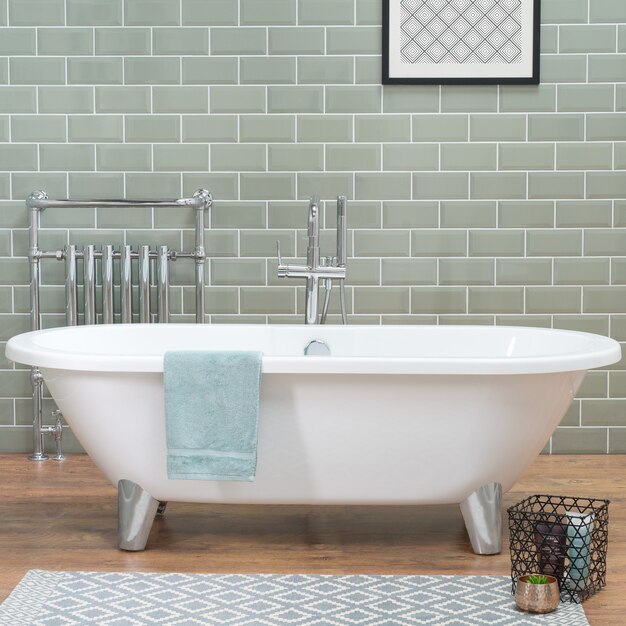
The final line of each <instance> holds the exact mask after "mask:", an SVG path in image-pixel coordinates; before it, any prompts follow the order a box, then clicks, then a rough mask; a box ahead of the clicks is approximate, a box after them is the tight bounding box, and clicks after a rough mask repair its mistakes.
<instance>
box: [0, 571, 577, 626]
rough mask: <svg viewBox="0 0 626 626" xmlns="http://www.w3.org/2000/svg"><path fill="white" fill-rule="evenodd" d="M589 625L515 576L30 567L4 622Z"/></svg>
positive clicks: (0, 611) (14, 625)
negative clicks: (551, 606)
mask: <svg viewBox="0 0 626 626" xmlns="http://www.w3.org/2000/svg"><path fill="white" fill-rule="evenodd" d="M89 624H93V625H97V626H144V625H153V624H160V625H166V626H197V625H204V626H222V625H225V626H281V625H283V624H287V625H293V626H296V625H297V626H414V625H417V624H428V625H429V626H482V625H489V626H495V625H498V626H533V625H534V624H536V625H544V626H589V622H588V621H587V618H586V617H585V613H584V611H583V609H582V606H581V605H579V604H561V606H560V607H559V609H558V610H557V611H556V612H555V613H551V614H548V615H541V616H539V615H529V614H526V613H522V612H520V611H518V610H517V609H516V607H515V602H514V600H513V598H512V596H511V579H510V578H509V577H508V576H370V575H360V576H321V575H305V574H294V575H274V574H228V575H220V574H153V573H149V574H141V573H133V572H128V573H126V572H124V573H118V572H115V573H111V572H49V571H43V570H31V571H29V572H28V573H27V574H26V576H25V577H24V578H23V579H22V581H21V582H20V583H19V585H18V586H17V587H16V588H15V589H14V591H13V593H12V594H11V595H10V596H9V597H8V598H7V599H6V600H5V602H4V603H3V604H2V605H0V626H88V625H89Z"/></svg>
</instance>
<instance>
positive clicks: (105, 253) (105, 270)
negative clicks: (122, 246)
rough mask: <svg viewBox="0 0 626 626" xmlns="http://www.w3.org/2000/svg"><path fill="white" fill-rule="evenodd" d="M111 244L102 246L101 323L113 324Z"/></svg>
mask: <svg viewBox="0 0 626 626" xmlns="http://www.w3.org/2000/svg"><path fill="white" fill-rule="evenodd" d="M113 310H114V309H113V246H111V245H106V246H102V323H103V324H113V322H114V317H113Z"/></svg>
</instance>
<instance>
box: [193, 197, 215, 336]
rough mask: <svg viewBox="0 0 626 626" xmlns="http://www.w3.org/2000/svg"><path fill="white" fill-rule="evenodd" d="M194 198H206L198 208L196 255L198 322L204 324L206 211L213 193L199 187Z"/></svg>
mask: <svg viewBox="0 0 626 626" xmlns="http://www.w3.org/2000/svg"><path fill="white" fill-rule="evenodd" d="M193 196H194V198H196V197H202V198H204V201H205V202H204V204H203V205H202V206H201V207H197V208H196V249H195V250H194V256H195V259H196V323H197V324H204V286H205V283H206V278H205V268H204V265H205V262H206V251H205V249H204V211H205V210H206V209H207V207H209V206H211V202H212V197H211V194H210V193H209V192H208V191H206V190H204V189H198V191H196V193H194V194H193Z"/></svg>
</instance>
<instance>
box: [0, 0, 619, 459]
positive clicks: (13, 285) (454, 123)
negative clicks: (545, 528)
mask: <svg viewBox="0 0 626 626" xmlns="http://www.w3.org/2000/svg"><path fill="white" fill-rule="evenodd" d="M542 6H543V19H542V22H543V27H542V46H541V47H542V62H541V67H542V84H541V85H540V86H538V87H537V86H518V87H510V86H509V87H507V86H502V87H498V86H480V87H472V86H469V87H455V86H443V87H439V86H397V87H385V88H382V87H381V85H380V79H379V76H380V73H381V68H380V51H381V43H380V40H381V28H380V23H381V17H380V16H381V0H239V1H238V0H210V1H209V0H125V1H122V0H0V257H1V258H0V340H2V341H5V340H7V339H8V338H9V337H11V336H12V335H13V334H15V333H17V332H22V331H25V330H28V329H29V317H28V311H29V302H28V289H27V284H28V261H27V258H26V255H27V215H26V211H25V208H24V205H23V200H24V198H25V197H26V196H27V195H28V194H29V193H30V191H31V190H33V189H38V188H43V189H45V190H47V191H48V192H49V194H50V196H51V197H66V196H68V195H69V196H73V197H78V198H87V197H113V196H128V197H145V196H164V197H179V196H181V195H188V194H190V193H192V192H193V191H194V190H195V189H196V188H198V187H207V188H209V189H211V190H212V191H213V193H214V195H215V198H216V202H215V206H214V209H213V210H211V212H210V217H209V220H210V229H209V230H207V248H208V254H209V257H210V258H209V261H208V273H209V277H210V285H209V286H208V288H207V307H208V308H207V315H208V318H209V320H210V321H211V322H212V323H223V322H261V323H265V322H268V323H277V322H289V323H291V322H294V323H299V322H301V315H302V312H303V291H302V288H301V287H296V286H295V284H297V283H294V282H292V281H289V282H281V281H279V280H278V279H277V278H276V260H275V258H274V253H275V241H276V240H277V239H280V241H281V244H282V250H283V254H284V255H285V256H287V257H300V258H301V257H302V256H303V254H304V252H305V245H306V241H305V231H304V226H305V215H306V199H307V197H308V196H309V195H310V194H313V193H316V194H319V195H320V196H321V197H322V198H323V199H324V200H327V201H332V199H333V198H334V197H335V196H336V195H337V194H346V195H347V196H348V197H349V198H350V200H351V202H350V209H349V226H350V228H351V231H350V259H349V271H348V290H347V291H348V306H349V312H350V322H351V323H364V324H381V323H382V324H437V323H439V324H458V323H461V324H513V325H518V324H523V325H537V326H548V327H550V326H553V327H555V328H567V329H576V330H585V331H592V332H597V333H601V334H605V335H611V336H612V337H614V338H615V339H617V340H619V341H624V342H626V173H625V172H624V168H625V167H626V2H624V1H623V0H543V3H542ZM333 212H334V206H333V204H332V202H327V204H326V216H325V217H326V220H325V228H326V230H325V231H324V246H325V248H326V250H327V251H328V252H327V253H330V252H331V249H332V246H333V245H334V244H333V236H334V233H333V231H332V228H333V227H334V221H333ZM43 224H44V226H45V227H46V229H47V230H46V231H45V233H44V236H43V244H44V246H47V247H49V248H57V247H61V246H62V245H63V244H64V243H66V242H68V241H70V240H71V241H72V242H75V243H78V244H84V243H95V244H100V243H111V242H112V243H117V244H119V243H123V242H124V241H126V242H128V243H132V244H138V243H150V244H153V245H156V244H161V243H167V244H169V245H171V246H172V247H178V248H180V247H181V246H182V247H185V248H187V249H188V248H190V247H191V241H192V231H191V230H190V229H191V227H192V225H193V216H192V215H191V214H190V213H188V212H185V211H181V212H180V213H177V212H173V211H171V210H170V211H156V212H153V211H151V210H143V209H138V210H132V211H130V210H128V211H111V210H109V211H92V210H80V211H58V212H54V213H53V212H52V211H48V212H47V213H44V215H43ZM60 266H61V264H56V263H55V262H53V261H50V262H48V264H47V265H46V264H44V271H43V276H44V281H45V284H46V286H45V288H44V294H43V301H44V311H45V324H46V325H48V326H50V325H54V324H60V323H62V320H63V316H62V311H63V301H62V298H63V289H62V286H61V285H62V282H63V275H62V267H60ZM173 271H174V281H175V283H176V286H175V287H174V288H173V293H172V298H173V306H174V313H175V314H176V318H177V319H179V320H187V319H190V318H191V313H192V311H193V288H192V287H191V286H190V285H191V282H190V281H191V277H192V274H191V271H190V267H189V265H187V264H182V263H179V264H175V265H174V267H173ZM335 311H336V308H335ZM336 319H337V317H336V316H335V318H334V320H335V321H336ZM0 359H1V362H0V368H2V369H1V370H0V450H27V449H30V446H31V444H30V441H31V429H30V427H29V424H30V422H31V414H30V401H29V400H28V396H29V393H30V387H29V379H28V372H27V371H26V370H20V369H14V368H13V366H12V365H11V364H10V363H9V362H7V361H6V359H4V357H3V356H2V357H0ZM625 365H626V361H623V362H622V363H620V364H618V365H616V366H615V367H613V368H612V369H611V370H601V371H595V372H593V373H591V374H590V375H589V376H588V378H587V379H586V382H585V383H584V386H583V388H582V389H581V391H580V394H579V399H578V400H576V402H575V403H574V405H573V407H572V409H571V410H570V411H569V413H568V414H567V416H566V417H565V419H564V421H563V423H562V425H561V427H560V428H559V429H558V430H557V432H556V434H555V436H554V437H553V439H552V441H551V443H550V445H549V446H548V448H547V449H546V451H551V452H554V453H567V452H592V453H606V452H611V453H617V452H622V453H624V452H626V368H625ZM70 443H71V445H70V448H72V449H75V448H76V444H75V443H72V442H70Z"/></svg>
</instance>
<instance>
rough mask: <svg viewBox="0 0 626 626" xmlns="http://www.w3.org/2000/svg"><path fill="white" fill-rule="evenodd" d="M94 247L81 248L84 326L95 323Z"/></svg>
mask: <svg viewBox="0 0 626 626" xmlns="http://www.w3.org/2000/svg"><path fill="white" fill-rule="evenodd" d="M95 252H96V250H95V247H94V246H93V245H88V246H84V247H83V299H84V301H85V324H88V325H90V324H95V323H96V256H95Z"/></svg>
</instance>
